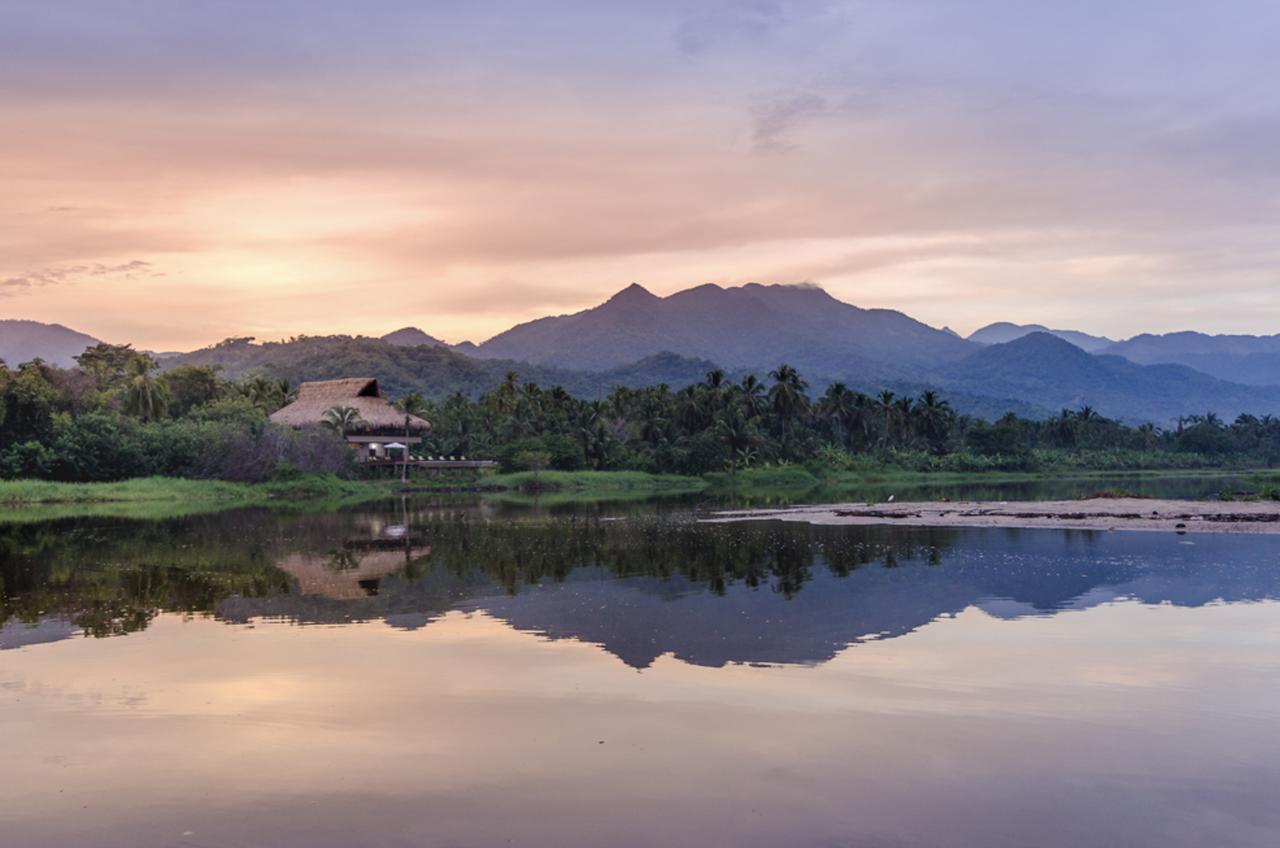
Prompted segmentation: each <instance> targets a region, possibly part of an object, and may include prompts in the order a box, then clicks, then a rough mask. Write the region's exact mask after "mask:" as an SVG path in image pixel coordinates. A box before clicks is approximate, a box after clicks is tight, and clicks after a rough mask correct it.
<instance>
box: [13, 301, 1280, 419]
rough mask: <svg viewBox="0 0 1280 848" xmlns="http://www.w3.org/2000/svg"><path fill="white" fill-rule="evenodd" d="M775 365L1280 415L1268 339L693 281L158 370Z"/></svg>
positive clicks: (817, 377) (618, 372) (537, 372)
mask: <svg viewBox="0 0 1280 848" xmlns="http://www.w3.org/2000/svg"><path fill="white" fill-rule="evenodd" d="M95 341H96V340H94V339H92V338H91V337H89V336H85V335H83V334H77V333H75V332H74V331H71V330H68V329H67V328H65V327H59V326H57V325H41V324H37V323H36V322H20V321H7V322H3V323H0V351H3V352H4V356H3V358H4V359H5V360H6V361H7V362H9V363H10V364H11V365H15V364H17V363H19V362H22V361H25V360H28V359H30V358H32V357H33V356H41V357H42V358H44V359H45V360H46V361H49V362H53V363H56V364H64V365H65V364H69V363H70V358H71V357H72V356H74V355H75V353H78V352H79V351H80V350H82V349H83V348H84V347H85V346H87V345H88V344H92V343H94V342H95ZM782 362H786V363H789V364H791V365H793V366H795V367H796V368H798V369H799V370H800V372H801V374H802V375H803V376H804V377H805V379H807V380H808V381H809V382H810V384H811V385H812V388H813V389H814V390H815V391H821V390H822V389H823V388H825V386H826V385H828V384H830V383H831V382H834V381H842V382H845V383H846V384H848V385H850V386H851V387H853V388H857V389H861V390H863V391H868V392H874V391H876V390H878V389H879V388H881V387H888V388H892V389H894V390H896V391H899V392H918V391H920V390H921V389H924V388H936V389H939V390H941V391H942V392H944V393H945V394H946V396H947V397H948V398H949V399H951V400H952V402H953V403H954V404H955V405H956V406H957V408H959V409H961V410H962V411H964V412H968V413H970V414H978V415H982V416H984V417H996V416H998V415H1000V414H1002V413H1003V412H1004V411H1016V412H1018V413H1019V414H1024V415H1048V414H1052V413H1054V412H1056V411H1057V410H1059V409H1062V408H1072V409H1074V408H1079V407H1080V406H1085V405H1088V406H1092V407H1094V408H1095V409H1097V410H1098V411H1099V412H1100V413H1102V414H1104V415H1108V416H1112V417H1117V418H1122V419H1125V420H1129V421H1154V422H1157V423H1161V424H1167V423H1169V422H1171V421H1172V420H1174V419H1175V418H1177V417H1178V416H1185V415H1193V414H1204V413H1207V412H1214V413H1216V414H1218V415H1219V416H1221V417H1223V418H1231V417H1234V416H1235V415H1237V414H1239V413H1242V412H1249V413H1254V414H1259V415H1261V414H1280V336H1209V335H1205V334H1202V333H1193V332H1186V333H1172V334H1168V335H1163V336H1153V335H1142V336H1136V337H1134V338H1132V339H1129V340H1127V341H1121V342H1115V341H1112V340H1111V339H1107V338H1104V337H1100V336H1092V335H1089V334H1087V333H1080V332H1077V331H1073V330H1050V329H1047V328H1045V327H1042V326H1040V325H1017V324H1009V323H997V324H992V325H989V326H987V327H984V328H982V329H981V330H979V331H977V332H975V333H973V334H972V335H971V336H970V337H969V338H968V339H964V338H961V337H959V336H957V335H956V334H955V333H953V332H951V331H949V330H946V329H942V330H939V329H935V328H933V327H930V326H928V325H926V324H923V323H921V322H919V321H916V320H915V319H913V318H911V317H909V316H907V315H905V314H903V313H901V312H897V311H894V310H889V309H862V308H859V307H856V306H853V305H850V304H847V303H843V302H841V301H839V300H837V299H835V298H833V297H832V296H831V295H829V294H828V293H826V292H825V291H823V290H822V289H820V288H817V287H816V286H783V285H760V284H749V285H745V286H739V287H732V288H723V287H720V286H715V285H703V286H698V287H696V288H692V289H687V290H685V291H681V292H677V293H675V294H672V295H669V296H667V297H658V296H656V295H654V294H652V293H651V292H649V291H647V290H646V289H644V288H643V287H641V286H639V285H631V286H629V287H627V288H625V289H623V290H622V291H620V292H618V293H617V294H615V295H614V296H613V297H611V298H609V299H608V300H607V301H605V302H604V303H602V304H600V305H599V306H596V307H593V308H591V309H587V310H583V311H581V312H577V313H574V314H571V315H558V316H550V317H546V318H540V319H538V320H535V321H530V322H527V323H524V324H520V325H517V326H515V327H512V328H511V329H510V330H507V331H505V332H503V333H499V334H498V335H496V336H494V337H493V338H491V339H489V340H487V341H485V342H482V343H481V344H478V345H477V344H472V343H470V342H465V343H462V344H458V345H447V344H445V343H443V342H441V341H440V340H439V339H437V338H436V337H434V336H431V335H429V334H428V333H427V332H425V331H423V330H421V329H419V328H416V327H405V328H402V329H400V330H397V331H395V332H393V333H389V334H387V335H386V336H384V337H382V338H381V339H374V338H368V337H354V338H353V337H349V336H328V337H305V338H300V339H295V340H292V341H288V342H272V343H266V344H255V343H252V342H250V341H249V340H246V339H240V340H236V341H234V342H228V343H223V344H220V345H216V346H213V347H210V348H205V349H203V350H199V351H192V352H190V353H187V354H180V355H176V356H172V357H169V358H166V359H165V367H174V366H176V365H181V364H202V365H217V366H219V367H221V368H222V369H223V370H224V372H225V373H226V374H227V375H228V376H231V377H240V376H244V375H246V374H250V373H264V374H267V375H269V376H273V377H280V378H285V379H290V380H294V381H297V380H303V379H324V378H328V377H336V376H349V374H351V373H355V372H356V371H359V372H360V373H362V374H363V373H373V374H376V375H377V376H379V377H380V378H382V380H383V382H384V385H385V386H386V387H387V388H388V389H389V390H390V391H391V392H392V393H403V392H407V391H420V392H423V393H424V394H427V395H429V396H433V397H441V396H443V395H445V394H448V393H450V392H452V391H463V392H466V393H469V394H474V393H476V392H478V391H483V390H485V389H487V388H490V387H492V385H494V384H496V383H497V382H498V381H499V380H500V379H501V378H502V375H503V374H505V373H506V371H508V370H515V371H517V372H518V373H519V374H520V375H521V377H522V379H529V380H535V381H537V382H539V383H541V384H546V385H554V384H559V385H563V386H565V388H566V389H568V390H569V391H571V392H574V393H576V394H581V395H586V396H599V395H601V394H603V393H605V392H607V391H608V389H609V388H610V387H611V386H613V385H630V386H639V385H648V384H653V383H659V382H663V383H667V384H669V385H671V386H673V387H680V386H683V385H686V384H688V383H690V382H694V381H697V380H700V379H702V377H703V375H704V374H705V373H706V372H707V371H709V370H711V369H712V368H716V367H718V368H721V369H724V370H726V371H727V372H729V375H730V376H731V377H740V376H742V375H744V374H746V373H756V374H757V375H759V376H762V377H763V376H764V375H765V374H766V373H767V372H768V371H769V370H771V369H773V368H774V367H776V366H777V365H778V364H780V363H782Z"/></svg>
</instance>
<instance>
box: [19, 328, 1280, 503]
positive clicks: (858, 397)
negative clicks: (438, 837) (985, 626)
mask: <svg viewBox="0 0 1280 848" xmlns="http://www.w3.org/2000/svg"><path fill="white" fill-rule="evenodd" d="M293 393H294V387H292V386H290V385H289V384H288V383H287V382H283V381H278V380H271V379H268V378H266V377H263V376H251V377H247V378H242V379H239V380H229V379H226V378H224V377H223V376H222V374H221V373H220V371H219V370H218V368H217V367H216V366H201V365H184V366H180V367H176V368H172V369H169V370H163V371H162V370H161V369H160V368H159V367H158V364H157V363H156V361H155V360H154V359H153V358H152V357H150V356H149V355H147V354H144V353H140V352H137V351H134V350H133V349H132V348H130V347H129V346H127V345H124V346H117V345H107V344H98V345H95V346H94V347H91V348H88V349H87V350H85V352H84V353H82V354H81V355H80V356H78V357H76V365H75V367H72V368H58V367H55V366H52V365H48V364H46V363H44V362H41V361H39V360H36V361H33V362H27V363H24V364H22V365H19V366H17V367H16V368H9V367H7V366H3V365H0V478H9V479H14V478H30V479H49V480H64V481H105V480H120V479H125V478H130V477H140V476H151V475H162V476H171V477H190V478H202V479H222V480H235V481H262V480H268V479H273V478H274V479H280V478H281V477H286V478H287V477H289V476H291V475H292V476H296V475H297V474H299V473H330V474H337V475H345V476H350V475H352V474H354V473H357V471H356V469H354V468H353V466H352V462H351V454H350V452H349V451H348V450H347V448H346V447H345V446H344V445H343V443H342V440H341V439H340V438H339V437H338V436H337V435H336V433H335V431H336V430H337V429H339V428H337V427H329V428H325V427H316V428H308V429H304V430H301V431H294V430H290V429H286V428H282V427H278V426H275V425H273V424H271V423H270V422H269V420H268V416H269V415H270V413H272V412H273V411H275V410H276V409H278V408H280V407H281V406H283V405H284V404H286V403H288V402H289V401H290V399H291V398H292V397H293ZM394 400H395V402H396V404H397V406H398V407H399V408H400V409H401V410H402V411H404V412H406V413H412V414H414V415H419V416H422V417H424V418H427V419H428V420H430V421H432V422H433V425H434V426H433V429H432V431H431V433H430V434H429V435H428V438H427V439H426V441H425V442H424V444H423V445H422V446H421V453H422V454H424V455H427V456H467V457H471V458H495V459H498V460H499V461H500V463H501V465H502V467H503V470H504V471H508V472H511V471H524V470H533V471H541V470H543V469H547V470H549V471H573V470H579V469H590V470H597V471H643V472H648V473H651V474H679V475H695V476H696V475H704V474H707V473H712V472H716V473H722V474H728V475H734V474H737V473H739V472H740V471H741V470H743V469H747V468H758V467H781V468H786V467H788V466H805V467H807V468H808V469H809V470H810V471H811V472H813V473H828V472H858V471H862V470H866V471H871V470H874V469H884V468H899V469H903V470H908V471H926V472H930V471H962V472H968V471H1035V470H1050V469H1058V468H1081V469H1086V468H1088V469H1143V468H1208V467H1245V466H1250V467H1262V466H1268V467H1270V466H1273V465H1275V464H1276V463H1277V462H1278V461H1280V419H1277V418H1274V417H1270V416H1262V417H1256V416H1251V415H1241V416H1239V417H1238V418H1236V419H1235V420H1234V421H1230V422H1226V421H1223V420H1221V419H1220V418H1219V417H1218V416H1217V415H1215V414H1213V413H1212V412H1206V413H1205V414H1204V415H1200V416H1189V417H1184V418H1182V419H1180V420H1179V421H1178V422H1177V424H1176V426H1170V427H1167V428H1161V427H1157V426H1155V425H1152V424H1145V425H1141V426H1129V425H1126V424H1123V423H1121V422H1119V421H1116V420H1113V419H1109V418H1106V417H1103V416H1101V415H1099V414H1098V413H1097V412H1096V411H1095V410H1093V409H1091V408H1089V407H1087V406H1086V407H1082V408H1079V409H1072V410H1067V409H1064V410H1062V411H1061V412H1060V413H1059V414H1057V415H1054V416H1051V417H1048V418H1042V419H1037V418H1028V417H1022V416H1018V415H1015V414H1012V413H1011V414H1007V415H1005V416H1003V417H1001V418H998V419H996V420H994V421H988V420H983V419H981V418H976V417H971V416H966V415H962V414H959V413H957V412H956V410H955V409H954V408H953V407H952V405H951V403H950V402H949V401H948V400H947V398H945V397H943V396H941V395H940V394H938V393H937V392H933V391H923V392H921V393H920V394H918V395H914V396H906V395H898V394H895V393H894V392H893V391H890V390H888V389H885V390H883V391H880V392H878V393H875V394H867V393H863V392H859V391H855V390H852V389H850V388H848V387H847V386H845V385H844V384H842V383H834V384H831V385H829V386H827V387H826V389H825V391H823V392H821V393H820V394H819V393H816V392H811V391H810V387H809V384H808V383H807V382H806V380H805V379H804V377H803V376H802V375H801V374H800V373H799V372H798V371H797V370H796V369H795V368H792V367H790V366H789V365H785V364H782V365H779V366H778V367H777V368H776V369H773V370H771V371H770V372H768V373H767V374H764V375H759V376H757V375H755V374H747V375H745V376H743V377H742V378H740V379H737V380H733V379H730V378H729V377H728V376H727V375H726V374H725V372H723V371H720V370H716V369H713V370H710V371H709V372H708V373H707V374H706V375H705V378H704V379H703V380H701V381H699V382H697V383H694V384H691V385H687V386H684V387H683V388H678V389H677V388H672V387H670V386H668V385H666V384H658V385H652V386H647V387H643V388H628V387H622V386H619V387H615V388H614V389H613V390H612V391H610V392H609V393H608V395H607V396H606V397H604V398H602V399H594V400H587V399H582V398H579V397H575V396H574V395H572V394H570V392H568V391H567V390H566V389H565V388H563V387H560V386H552V387H544V386H541V385H539V384H537V383H536V382H532V381H522V380H521V379H520V377H519V376H518V375H517V374H516V373H515V372H514V371H509V372H507V374H506V375H505V377H504V379H502V380H501V382H500V383H499V384H498V385H496V386H494V387H493V388H491V389H490V390H488V391H486V392H484V393H483V394H481V395H479V396H478V397H471V396H469V395H467V394H464V393H462V392H460V391H459V392H455V393H454V394H452V395H449V396H447V397H445V398H443V399H441V400H429V399H427V398H424V397H423V396H421V395H419V394H407V395H403V396H401V397H398V398H395V399H394ZM340 412H341V411H340V410H339V411H335V413H334V414H335V416H337V415H339V414H340Z"/></svg>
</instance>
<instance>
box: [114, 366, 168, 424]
mask: <svg viewBox="0 0 1280 848" xmlns="http://www.w3.org/2000/svg"><path fill="white" fill-rule="evenodd" d="M155 367H156V363H155V360H153V359H152V358H151V357H149V356H141V355H139V356H134V357H133V358H132V359H130V360H129V364H128V365H127V366H126V368H125V380H126V382H125V389H124V408H125V411H126V412H128V413H129V414H130V415H134V416H137V417H138V418H141V419H142V420H143V421H155V420H157V419H160V418H163V417H164V415H165V413H166V412H168V410H169V386H168V384H166V383H165V382H164V381H163V380H157V379H156V378H155V377H153V376H152V374H151V372H152V371H153V370H155Z"/></svg>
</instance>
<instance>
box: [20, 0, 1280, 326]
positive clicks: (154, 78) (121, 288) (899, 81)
mask: <svg viewBox="0 0 1280 848" xmlns="http://www.w3.org/2000/svg"><path fill="white" fill-rule="evenodd" d="M1278 42H1280V3H1276V2H1273V0H1232V2H1229V3H1221V2H1208V0H1205V2H1183V1H1182V0H1126V2H1123V3H1116V2H1114V0H1105V2H1104V1H1103V0H1077V2H1071V3H1028V2H1025V0H963V2H962V0H851V1H850V2H823V0H805V2H789V0H739V1H737V2H735V1H734V0H706V1H705V2H698V0H689V1H688V2H672V1H671V0H647V2H644V3H637V2H611V0H592V1H591V2H587V0H583V1H582V2H571V1H570V0H523V2H521V1H520V0H507V2H497V1H495V2H487V1H486V0H475V2H467V3H456V2H408V1H407V0H364V2H348V1H347V0H343V2H338V0H275V2H271V3H262V2H258V0H240V1H239V2H232V1H231V0H199V1H198V2H197V1H196V0H189V1H188V2H180V0H57V2H50V0H33V1H32V2H28V0H0V317H8V318H31V319H35V320H42V321H55V322H59V323H63V324H66V325H68V326H71V327H73V328H75V329H78V330H82V331H84V332H88V333H91V334H93V335H96V336H98V337H100V338H104V339H107V340H109V341H116V342H126V341H127V342H132V343H134V344H136V345H138V346H140V347H145V348H150V349H155V350H173V349H189V348H193V347H198V346H201V345H205V344H209V343H212V342H216V341H218V340H220V339H222V338H225V337H228V336H241V335H252V336H256V337H258V338H263V339H266V338H271V339H275V338H282V337H286V336H290V335H294V334H302V333H305V334H323V333H352V334H355V333H364V334H374V335H376V334H381V333H385V332H388V331H390V330H393V329H396V328H398V327H402V326H406V325H414V326H418V327H421V328H422V329H423V330H425V331H426V332H428V333H431V334H432V335H435V336H437V337H440V338H443V339H445V340H447V341H451V342H456V341H461V340H463V339H471V340H481V339H484V338H487V337H489V336H491V335H493V334H494V333H497V332H500V331H501V330H503V329H506V328H507V327H509V326H511V325H512V324H514V323H517V322H520V321H525V320H530V319H532V318H536V317H540V316H542V315H547V314H560V313H565V312H572V311H576V310H578V309H582V308H586V307H589V306H592V305H595V304H596V303H598V302H600V301H602V300H604V299H605V298H607V297H608V296H609V295H610V294H612V293H613V292H615V291H617V290H619V289H621V288H624V287H625V286H626V285H628V284H630V283H632V282H638V283H640V284H642V285H644V286H645V287H646V288H648V289H650V290H651V291H654V292H655V293H658V294H668V293H671V292H674V291H678V290H680V289H683V288H688V287H691V286H694V285H699V284H702V283H707V282H713V283H719V284H722V285H736V284H741V283H745V282H778V283H799V282H809V283H815V284H818V285H820V286H822V287H824V288H825V289H827V290H828V291H829V292H831V293H832V294H833V295H835V296H837V297H839V298H841V299H843V300H846V301H849V302H851V303H855V304H857V305H859V306H865V307H890V308H896V309H900V310H902V311H904V312H906V313H908V314H910V315H912V316H913V317H916V318H918V319H920V320H922V321H925V322H927V323H929V324H932V325H934V326H943V325H949V326H951V327H953V328H955V329H957V330H959V331H961V332H965V333H967V332H969V331H972V330H973V329H976V328H977V327H979V326H982V325H984V324H986V323H989V322H991V321H996V320H1012V321H1018V322H1037V323H1042V324H1047V325H1049V326H1053V327H1057V328H1074V329H1082V330H1086V331H1090V332H1094V333H1101V334H1107V335H1110V336H1113V337H1127V336H1130V335H1133V334H1135V333H1138V332H1167V331H1174V330H1181V329H1197V330H1202V331H1206V332H1247V333H1277V332H1280V295H1278V292H1280V239H1278V238H1277V237H1276V235H1277V225H1278V224H1280V86H1277V85H1276V84H1275V80H1276V79H1280V51H1277V50H1276V49H1275V44H1276V43H1278Z"/></svg>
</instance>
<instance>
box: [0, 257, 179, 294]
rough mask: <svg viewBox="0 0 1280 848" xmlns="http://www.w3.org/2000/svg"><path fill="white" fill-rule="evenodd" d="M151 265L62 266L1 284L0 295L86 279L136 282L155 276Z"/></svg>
mask: <svg viewBox="0 0 1280 848" xmlns="http://www.w3.org/2000/svg"><path fill="white" fill-rule="evenodd" d="M151 268H152V265H151V263H150V262H144V261H143V260H141V259H134V260H131V261H129V262H123V263H119V264H115V265H110V264H105V263H102V262H92V263H88V264H84V265H63V266H55V267H50V268H41V269H39V270H36V271H28V272H26V273H23V274H18V275H16V276H12V277H8V278H6V279H2V280H0V295H13V294H16V293H18V292H20V291H25V290H27V289H33V288H44V287H46V286H60V285H65V284H69V283H75V282H78V281H79V280H82V279H85V278H99V279H101V278H118V279H125V280H133V279H137V278H138V277H139V276H141V275H143V274H146V275H148V276H153V277H154V276H158V275H157V274H155V273H154V272H153V271H152V270H151Z"/></svg>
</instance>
